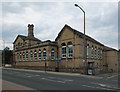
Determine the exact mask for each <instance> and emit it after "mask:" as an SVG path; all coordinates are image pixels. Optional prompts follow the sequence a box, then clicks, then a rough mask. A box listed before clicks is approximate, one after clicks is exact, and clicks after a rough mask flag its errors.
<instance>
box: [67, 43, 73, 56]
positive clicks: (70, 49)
mask: <svg viewBox="0 0 120 92" xmlns="http://www.w3.org/2000/svg"><path fill="white" fill-rule="evenodd" d="M72 56H73V47H72V42H68V58H72Z"/></svg>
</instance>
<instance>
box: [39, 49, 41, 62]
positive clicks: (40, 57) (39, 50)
mask: <svg viewBox="0 0 120 92" xmlns="http://www.w3.org/2000/svg"><path fill="white" fill-rule="evenodd" d="M39 60H41V50H39Z"/></svg>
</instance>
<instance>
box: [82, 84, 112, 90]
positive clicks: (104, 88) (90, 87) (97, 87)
mask: <svg viewBox="0 0 120 92" xmlns="http://www.w3.org/2000/svg"><path fill="white" fill-rule="evenodd" d="M82 86H84V87H89V88H98V89H104V90H111V89H108V88H102V87H93V86H88V85H82Z"/></svg>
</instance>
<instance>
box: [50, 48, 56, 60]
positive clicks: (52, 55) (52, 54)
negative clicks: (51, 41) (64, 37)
mask: <svg viewBox="0 0 120 92" xmlns="http://www.w3.org/2000/svg"><path fill="white" fill-rule="evenodd" d="M51 59H52V60H54V59H55V57H54V49H52V51H51Z"/></svg>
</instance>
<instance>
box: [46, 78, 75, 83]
mask: <svg viewBox="0 0 120 92" xmlns="http://www.w3.org/2000/svg"><path fill="white" fill-rule="evenodd" d="M48 78H50V79H54V80H55V79H57V80H63V81H70V82H72V81H73V80H68V79H64V78H56V77H48Z"/></svg>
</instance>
